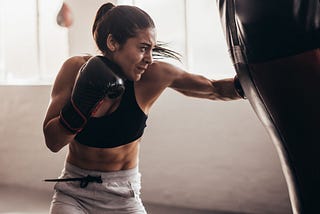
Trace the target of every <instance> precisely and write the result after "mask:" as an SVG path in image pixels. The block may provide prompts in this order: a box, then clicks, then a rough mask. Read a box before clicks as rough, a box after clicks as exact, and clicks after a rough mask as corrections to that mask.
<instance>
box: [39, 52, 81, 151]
mask: <svg viewBox="0 0 320 214" xmlns="http://www.w3.org/2000/svg"><path fill="white" fill-rule="evenodd" d="M84 62H85V60H84V59H83V58H82V57H73V58H70V59H68V60H67V61H66V62H65V63H64V64H63V66H62V68H61V70H60V71H59V73H58V75H57V77H56V80H55V82H54V85H53V89H52V92H51V99H50V103H49V106H48V109H47V113H46V116H45V119H44V122H43V133H44V137H45V143H46V145H47V147H48V148H49V149H50V150H51V151H53V152H58V151H59V150H60V149H62V148H63V147H64V146H65V145H67V144H68V143H69V142H71V141H72V140H73V138H74V136H75V135H74V134H72V133H70V132H69V131H67V130H66V129H65V128H64V127H63V126H62V125H61V124H60V122H59V113H60V111H61V109H62V107H63V106H64V105H65V103H66V102H67V100H68V99H70V95H71V91H72V87H73V84H74V81H75V78H76V75H77V73H78V70H79V69H80V67H81V65H82V64H83V63H84Z"/></svg>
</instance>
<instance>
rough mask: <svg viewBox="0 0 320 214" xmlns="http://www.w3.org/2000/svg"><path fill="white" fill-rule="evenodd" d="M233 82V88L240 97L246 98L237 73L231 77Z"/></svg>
mask: <svg viewBox="0 0 320 214" xmlns="http://www.w3.org/2000/svg"><path fill="white" fill-rule="evenodd" d="M233 84H234V88H235V89H236V92H237V94H238V95H239V96H240V97H241V98H242V99H247V97H246V95H245V93H244V91H243V88H242V86H241V83H240V80H239V77H238V75H235V76H234V78H233Z"/></svg>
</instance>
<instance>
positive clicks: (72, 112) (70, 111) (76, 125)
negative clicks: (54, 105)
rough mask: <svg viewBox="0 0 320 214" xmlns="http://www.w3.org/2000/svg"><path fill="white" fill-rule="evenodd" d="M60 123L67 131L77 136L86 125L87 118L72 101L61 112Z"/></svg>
mask: <svg viewBox="0 0 320 214" xmlns="http://www.w3.org/2000/svg"><path fill="white" fill-rule="evenodd" d="M59 122H60V124H61V125H62V126H63V127H64V128H65V129H66V130H68V131H70V132H71V133H72V134H76V133H78V132H80V131H81V130H82V129H83V127H84V126H85V125H86V123H87V118H86V117H85V116H84V115H83V114H82V113H81V111H80V110H79V109H78V108H77V107H76V106H75V105H74V104H73V102H72V100H70V101H69V102H68V103H66V105H65V106H64V107H63V108H62V109H61V111H60V115H59Z"/></svg>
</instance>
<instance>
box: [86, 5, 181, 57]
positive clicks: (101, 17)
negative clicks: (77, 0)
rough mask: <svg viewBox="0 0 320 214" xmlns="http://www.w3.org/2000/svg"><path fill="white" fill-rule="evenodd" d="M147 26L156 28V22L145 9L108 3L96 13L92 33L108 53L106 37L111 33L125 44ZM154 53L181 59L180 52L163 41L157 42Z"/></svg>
mask: <svg viewBox="0 0 320 214" xmlns="http://www.w3.org/2000/svg"><path fill="white" fill-rule="evenodd" d="M147 28H155V24H154V22H153V20H152V18H151V17H150V16H149V15H148V14H147V13H146V12H145V11H143V10H141V9H140V8H138V7H135V6H128V5H120V6H115V5H113V4H112V3H106V4H103V5H102V6H101V7H100V8H99V9H98V11H97V13H96V17H95V20H94V23H93V26H92V34H93V37H94V39H95V42H96V45H97V46H98V48H99V50H100V51H101V52H102V53H103V54H107V53H109V50H108V47H107V45H106V38H107V37H108V35H109V34H112V36H113V38H114V39H115V40H116V41H117V42H118V43H119V44H120V45H123V44H124V43H125V42H126V41H127V39H128V38H131V37H135V36H136V35H137V31H138V30H142V29H147ZM153 53H154V54H153V55H154V56H155V57H157V58H162V57H171V58H175V59H178V60H180V54H178V53H176V52H174V51H171V50H169V49H167V48H165V47H164V44H163V43H161V44H157V45H156V47H155V48H154V49H153Z"/></svg>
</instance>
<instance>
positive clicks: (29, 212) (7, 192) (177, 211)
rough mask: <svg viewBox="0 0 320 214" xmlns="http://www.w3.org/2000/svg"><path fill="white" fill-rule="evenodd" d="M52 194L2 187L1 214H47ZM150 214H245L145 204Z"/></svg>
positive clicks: (0, 187) (0, 190) (0, 189)
mask: <svg viewBox="0 0 320 214" xmlns="http://www.w3.org/2000/svg"><path fill="white" fill-rule="evenodd" d="M50 201H51V193H48V192H40V191H34V190H30V189H26V188H18V187H8V186H0V213H1V214H47V213H48V207H49V206H50ZM145 207H146V209H147V211H148V213H150V214H245V213H231V212H223V211H213V210H196V209H187V208H179V207H170V206H163V205H157V204H148V203H145Z"/></svg>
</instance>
